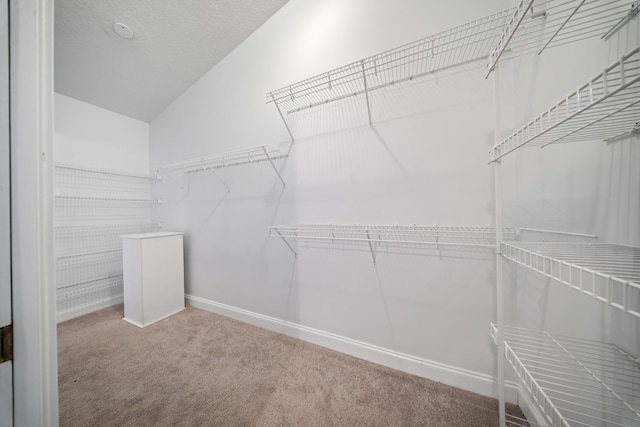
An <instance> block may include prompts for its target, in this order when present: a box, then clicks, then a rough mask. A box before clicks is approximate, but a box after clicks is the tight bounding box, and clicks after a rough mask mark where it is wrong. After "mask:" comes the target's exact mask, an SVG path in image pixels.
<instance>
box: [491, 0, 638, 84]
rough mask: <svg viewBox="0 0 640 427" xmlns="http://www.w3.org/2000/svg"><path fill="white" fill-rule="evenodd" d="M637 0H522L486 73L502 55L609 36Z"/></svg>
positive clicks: (635, 7)
mask: <svg viewBox="0 0 640 427" xmlns="http://www.w3.org/2000/svg"><path fill="white" fill-rule="evenodd" d="M639 5H640V2H639V1H638V0H521V1H520V3H519V4H518V6H517V7H516V8H515V9H514V10H513V12H512V16H511V17H510V19H509V20H508V22H507V24H506V25H505V27H504V30H503V32H502V34H501V35H500V37H499V38H498V40H497V42H496V44H495V47H494V48H493V50H492V51H491V53H490V54H489V58H488V61H487V76H488V75H489V74H490V73H491V71H492V70H493V69H494V68H495V65H496V64H497V63H498V61H499V60H500V59H501V58H508V57H515V56H520V55H526V54H530V53H537V54H540V53H542V51H544V50H545V49H549V48H552V47H556V46H562V45H565V44H568V43H573V42H577V41H580V40H584V39H587V38H591V37H601V38H607V37H608V36H610V35H611V34H613V33H614V32H615V31H616V30H617V29H619V28H620V27H622V26H623V25H624V24H625V23H626V22H627V21H628V20H629V19H631V18H633V17H634V16H636V15H637V14H638V9H639Z"/></svg>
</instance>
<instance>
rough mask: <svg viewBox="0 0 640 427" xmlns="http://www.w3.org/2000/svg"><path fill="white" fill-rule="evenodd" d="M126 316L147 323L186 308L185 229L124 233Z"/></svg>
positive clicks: (135, 321) (134, 321) (139, 322)
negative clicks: (183, 238) (183, 240)
mask: <svg viewBox="0 0 640 427" xmlns="http://www.w3.org/2000/svg"><path fill="white" fill-rule="evenodd" d="M122 256H123V276H124V320H126V321H127V322H129V323H133V324H134V325H136V326H139V327H141V328H142V327H144V326H147V325H149V324H151V323H154V322H157V321H158V320H161V319H164V318H165V317H168V316H170V315H172V314H174V313H177V312H179V311H181V310H183V309H184V259H183V250H182V233H175V232H157V233H142V234H128V235H125V236H122Z"/></svg>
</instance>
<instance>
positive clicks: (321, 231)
mask: <svg viewBox="0 0 640 427" xmlns="http://www.w3.org/2000/svg"><path fill="white" fill-rule="evenodd" d="M503 234H504V235H505V236H507V238H514V237H515V230H513V229H504V231H503ZM269 236H270V237H280V238H281V239H282V240H283V241H284V242H285V244H286V245H287V246H288V247H289V249H290V250H291V251H292V252H293V253H294V254H295V255H297V252H296V251H295V249H294V248H293V246H292V245H291V244H290V243H289V242H288V241H287V239H291V240H294V241H324V242H331V243H339V242H363V243H367V244H368V245H369V249H370V251H371V256H372V258H373V262H374V264H375V262H376V258H375V251H374V246H377V245H380V244H396V245H408V246H425V245H427V246H431V247H435V248H439V247H440V246H468V247H481V248H495V246H496V232H495V228H493V227H438V226H432V227H424V226H417V225H409V226H407V225H360V224H355V225H346V224H340V225H337V224H298V225H278V226H272V227H269Z"/></svg>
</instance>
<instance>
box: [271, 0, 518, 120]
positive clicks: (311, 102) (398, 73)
mask: <svg viewBox="0 0 640 427" xmlns="http://www.w3.org/2000/svg"><path fill="white" fill-rule="evenodd" d="M512 13H513V11H512V10H506V11H503V12H500V13H497V14H494V15H491V16H487V17H485V18H482V19H478V20H476V21H473V22H469V23H467V24H464V25H461V26H458V27H455V28H452V29H449V30H446V31H443V32H441V33H438V34H434V35H432V36H429V37H426V38H423V39H420V40H417V41H415V42H413V43H408V44H406V45H403V46H400V47H397V48H395V49H391V50H388V51H386V52H383V53H379V54H377V55H374V56H370V57H368V58H365V59H362V60H360V61H356V62H353V63H351V64H348V65H345V66H342V67H340V68H336V69H334V70H331V71H328V72H325V73H322V74H319V75H317V76H314V77H311V78H308V79H306V80H303V81H300V82H297V83H294V84H291V85H289V86H285V87H283V88H281V89H277V90H274V91H272V92H269V93H267V103H272V102H273V103H275V104H276V105H277V106H278V108H279V109H280V108H282V109H283V110H284V111H286V112H287V113H294V112H298V111H301V110H304V109H308V108H312V107H315V106H318V105H322V104H326V103H329V102H332V101H337V100H340V99H345V98H348V97H352V96H356V95H361V94H365V93H367V92H370V91H373V90H376V89H380V88H383V87H387V86H390V85H393V84H396V83H400V82H404V81H407V80H411V79H414V78H417V77H421V76H424V75H427V74H430V73H433V72H435V71H439V70H443V69H446V68H449V67H452V66H456V65H461V64H465V63H468V62H471V61H475V60H480V59H485V58H486V57H487V56H488V54H489V52H490V51H491V48H492V47H493V46H494V45H495V43H497V40H498V37H499V36H500V34H501V33H502V31H503V28H504V25H505V24H506V23H507V21H508V19H509V18H510V17H511V15H512Z"/></svg>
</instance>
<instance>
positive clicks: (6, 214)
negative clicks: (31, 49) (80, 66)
mask: <svg viewBox="0 0 640 427" xmlns="http://www.w3.org/2000/svg"><path fill="white" fill-rule="evenodd" d="M0 7H1V8H2V10H1V11H0V28H1V29H2V33H1V34H0V174H1V175H2V176H1V177H0V185H2V189H1V190H0V193H1V194H0V198H1V199H0V210H1V212H0V328H3V329H2V330H3V331H9V330H10V328H11V324H12V315H11V191H10V187H11V185H10V170H11V168H10V149H9V141H10V140H9V136H10V132H9V114H10V112H9V0H2V4H1V5H0ZM4 328H6V329H4ZM0 339H2V340H3V342H2V344H1V345H0V346H2V347H4V345H5V344H9V343H8V342H6V340H5V338H4V336H2V337H0ZM9 339H10V338H9ZM4 350H5V349H4V348H3V353H6V356H11V355H10V354H9V352H5V351H4ZM2 356H3V357H0V360H3V359H4V356H5V354H3V355H2ZM11 426H13V363H12V361H11V357H8V360H6V361H4V362H2V363H0V427H11Z"/></svg>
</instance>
